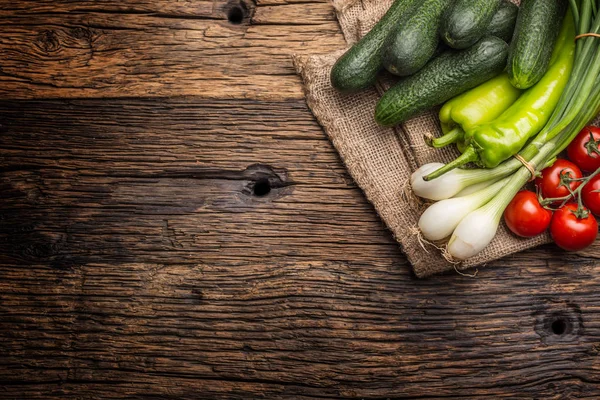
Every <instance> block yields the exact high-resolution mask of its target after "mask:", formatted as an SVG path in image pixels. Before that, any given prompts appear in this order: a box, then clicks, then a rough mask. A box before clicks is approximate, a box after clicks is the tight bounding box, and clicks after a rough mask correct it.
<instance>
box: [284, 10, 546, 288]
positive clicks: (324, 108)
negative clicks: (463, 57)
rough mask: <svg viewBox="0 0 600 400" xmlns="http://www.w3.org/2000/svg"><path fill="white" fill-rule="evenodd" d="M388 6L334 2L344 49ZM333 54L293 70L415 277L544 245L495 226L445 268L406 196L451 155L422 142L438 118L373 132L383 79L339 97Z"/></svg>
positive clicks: (304, 59) (436, 131)
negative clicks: (468, 254)
mask: <svg viewBox="0 0 600 400" xmlns="http://www.w3.org/2000/svg"><path fill="white" fill-rule="evenodd" d="M391 3H392V0H373V1H370V0H362V1H357V0H334V2H333V4H334V7H335V9H336V13H337V16H338V20H339V23H340V25H341V28H342V30H343V32H344V35H345V37H346V40H347V42H348V44H349V45H351V44H352V43H355V42H356V41H357V40H359V39H360V38H361V37H362V36H363V35H364V34H365V33H366V32H368V31H369V29H371V27H373V25H375V23H376V22H377V21H378V20H379V18H381V16H382V15H383V14H384V13H385V12H386V11H387V9H388V8H389V6H390V5H391ZM344 51H345V50H340V51H339V52H336V53H334V54H328V55H313V56H297V57H294V64H295V66H296V69H297V71H298V73H299V74H300V75H301V76H302V78H303V80H304V87H305V93H306V100H307V103H308V105H309V107H310V108H311V110H312V112H313V113H314V115H315V117H316V118H317V119H318V121H319V122H320V124H321V125H322V126H323V128H324V130H325V132H326V133H327V135H328V136H329V138H330V139H331V141H332V143H333V145H334V146H335V148H336V149H337V151H338V152H339V154H340V157H341V159H342V161H343V162H344V163H345V165H346V167H347V168H348V171H349V173H350V174H351V175H352V177H353V178H354V180H355V181H356V182H357V184H358V185H359V186H360V188H361V189H362V190H363V191H364V193H365V195H366V196H367V198H368V200H369V201H370V202H371V203H372V204H373V205H374V207H375V209H376V210H377V212H378V213H379V216H380V217H381V219H382V220H383V221H384V222H385V224H386V225H387V227H388V228H389V229H390V230H391V231H392V233H393V234H394V237H395V238H396V240H397V241H398V242H399V243H400V245H401V246H402V249H403V250H404V252H405V253H406V256H407V257H408V260H409V261H410V262H411V264H412V265H413V268H414V272H415V274H416V275H417V276H418V277H426V276H430V275H433V274H436V273H440V272H444V271H448V270H453V269H457V270H464V269H467V268H470V267H474V266H479V265H483V264H485V263H487V262H489V261H492V260H496V259H498V258H501V257H504V256H507V255H509V254H512V253H516V252H519V251H522V250H525V249H529V248H532V247H534V246H537V245H540V244H543V243H547V242H549V241H550V237H549V236H548V235H542V236H539V237H536V238H533V239H520V238H517V237H516V236H514V235H512V234H511V233H510V232H508V230H507V229H506V227H505V226H504V225H503V224H502V225H501V226H500V228H499V230H498V235H497V236H496V238H495V239H494V241H493V242H492V243H491V244H490V246H489V247H488V248H487V249H486V250H484V251H483V252H482V253H480V254H479V255H478V256H476V257H474V258H471V259H469V260H466V261H464V262H462V263H460V264H454V263H450V262H448V261H447V260H446V259H445V258H444V257H443V255H442V251H441V250H440V248H439V246H435V245H433V244H429V243H427V242H425V241H424V240H421V239H420V236H419V234H418V229H417V222H418V220H419V216H420V214H421V212H422V211H423V209H424V207H426V204H424V203H423V202H422V201H420V200H419V199H416V198H415V197H414V196H412V195H411V193H410V188H409V186H408V181H409V178H410V175H411V173H412V171H414V170H415V169H416V168H418V167H419V166H420V165H423V164H426V163H429V162H434V161H438V162H448V161H449V160H451V159H453V158H454V157H456V155H457V153H456V150H455V149H453V148H452V149H448V150H444V151H440V150H435V149H431V148H429V147H428V146H427V145H426V144H425V142H424V140H423V136H424V135H425V134H432V135H435V136H439V135H440V134H441V132H440V128H439V121H438V119H437V111H438V110H431V111H430V112H428V113H426V114H424V115H421V116H419V117H416V118H414V119H412V120H410V121H408V122H406V123H405V124H403V125H402V126H399V127H396V128H393V129H392V128H382V127H380V126H378V125H377V124H376V123H375V121H374V119H373V114H374V110H375V106H376V104H377V101H378V99H379V97H380V94H381V93H382V91H383V90H385V89H386V88H387V87H388V86H389V84H390V82H392V80H391V78H390V77H386V76H383V77H382V78H381V79H380V81H379V83H378V85H377V87H376V88H373V89H369V90H365V91H363V92H360V93H357V94H349V95H343V94H340V93H338V92H337V91H336V90H335V89H334V88H333V87H332V86H331V83H330V79H329V74H330V71H331V67H332V66H333V64H334V63H335V61H336V60H337V58H338V57H339V56H340V55H341V54H343V52H344Z"/></svg>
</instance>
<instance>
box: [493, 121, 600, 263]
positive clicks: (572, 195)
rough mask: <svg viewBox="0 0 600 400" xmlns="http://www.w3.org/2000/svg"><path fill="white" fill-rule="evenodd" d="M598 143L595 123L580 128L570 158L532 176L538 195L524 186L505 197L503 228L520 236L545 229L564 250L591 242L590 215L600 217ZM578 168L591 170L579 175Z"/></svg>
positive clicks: (592, 226) (599, 136)
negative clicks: (513, 196) (509, 197)
mask: <svg viewBox="0 0 600 400" xmlns="http://www.w3.org/2000/svg"><path fill="white" fill-rule="evenodd" d="M599 146H600V128H597V127H593V126H588V127H586V128H585V129H583V130H582V131H581V132H580V133H579V135H577V137H576V138H575V140H574V141H573V142H572V143H571V144H570V145H569V147H568V149H567V154H568V156H569V158H570V159H571V161H569V160H565V159H558V160H556V162H554V164H553V165H552V166H550V167H548V168H545V169H544V170H543V171H542V172H541V174H540V176H539V177H537V178H536V180H535V186H536V188H537V191H538V193H537V194H536V193H534V192H531V191H528V190H523V191H521V192H519V193H517V195H516V196H515V198H514V199H513V200H512V201H511V202H510V204H509V205H508V207H507V208H506V211H505V212H504V220H505V221H506V225H507V226H508V228H509V229H510V230H511V231H512V232H513V233H515V234H516V235H519V236H522V237H533V236H537V235H539V234H541V233H543V232H545V231H546V230H547V229H548V228H550V234H551V235H552V239H553V240H554V242H555V243H556V244H557V245H558V246H559V247H561V248H562V249H564V250H567V251H578V250H582V249H584V248H586V247H588V246H590V245H591V244H592V243H594V241H595V240H596V236H597V234H598V223H597V221H596V218H594V216H593V215H592V214H595V215H597V216H600V171H599V169H600V147H599ZM582 171H584V172H588V173H591V175H590V176H589V177H588V178H584V175H583V172H582ZM582 185H583V186H582ZM553 211H554V212H553Z"/></svg>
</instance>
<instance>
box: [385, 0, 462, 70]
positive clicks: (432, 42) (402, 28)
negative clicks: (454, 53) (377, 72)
mask: <svg viewBox="0 0 600 400" xmlns="http://www.w3.org/2000/svg"><path fill="white" fill-rule="evenodd" d="M451 4H452V0H424V1H423V4H422V5H421V6H420V7H419V8H418V9H417V11H416V12H415V14H413V15H412V16H411V17H410V18H409V19H408V20H407V21H406V22H405V23H404V24H400V25H398V27H397V28H396V29H395V30H394V31H392V33H391V34H390V35H389V36H388V38H387V40H386V42H385V45H384V47H383V48H384V50H383V66H384V67H385V69H387V70H388V71H389V72H391V73H392V74H394V75H399V76H407V75H412V74H414V73H415V72H417V71H418V70H420V69H421V68H423V67H424V66H425V64H427V61H429V60H430V59H431V57H432V56H433V55H434V53H435V51H436V49H437V47H438V43H439V41H440V39H439V36H438V30H439V26H440V22H441V18H442V15H443V14H444V12H445V11H446V9H447V8H448V7H449V6H450V5H451Z"/></svg>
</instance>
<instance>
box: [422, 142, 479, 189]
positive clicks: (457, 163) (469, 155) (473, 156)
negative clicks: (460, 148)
mask: <svg viewBox="0 0 600 400" xmlns="http://www.w3.org/2000/svg"><path fill="white" fill-rule="evenodd" d="M477 160H479V155H478V154H477V151H476V150H475V148H474V147H473V146H469V147H467V149H466V150H465V152H464V153H462V155H461V156H459V157H458V158H457V159H456V160H454V161H452V162H449V163H448V164H446V165H444V166H443V167H441V168H439V169H436V170H435V171H433V172H432V173H431V174H429V175H427V176H424V177H423V180H425V181H431V180H434V179H435V178H439V177H440V176H442V175H444V174H445V173H446V172H450V171H452V170H453V169H455V168H458V167H462V166H463V165H465V164H468V163H470V162H473V161H477Z"/></svg>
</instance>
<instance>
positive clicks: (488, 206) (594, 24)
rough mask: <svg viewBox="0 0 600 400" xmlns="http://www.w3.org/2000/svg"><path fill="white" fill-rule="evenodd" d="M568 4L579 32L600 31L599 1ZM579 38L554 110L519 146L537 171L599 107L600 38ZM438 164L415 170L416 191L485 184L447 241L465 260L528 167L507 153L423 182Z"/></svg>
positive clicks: (448, 191)
mask: <svg viewBox="0 0 600 400" xmlns="http://www.w3.org/2000/svg"><path fill="white" fill-rule="evenodd" d="M598 3H600V0H598ZM570 5H571V10H572V13H573V18H574V21H575V24H576V26H577V29H578V34H585V33H595V34H598V33H599V32H600V16H598V12H597V11H598V9H599V8H600V4H596V1H594V0H581V1H578V0H570ZM578 40H579V42H578V43H577V50H576V56H575V66H574V69H573V72H572V75H571V77H570V79H569V82H568V84H567V87H566V88H565V90H564V92H563V95H562V96H561V99H560V100H559V103H558V105H557V107H556V109H555V110H554V113H553V114H552V116H551V117H550V119H549V121H548V123H547V124H546V125H545V127H544V128H543V129H542V131H541V132H540V133H539V134H538V135H537V136H536V137H535V138H534V140H532V141H531V143H529V144H528V145H527V146H526V147H525V148H524V149H523V150H521V152H519V155H520V156H521V158H522V159H523V160H525V161H526V162H527V163H528V164H529V167H532V169H533V170H534V171H535V172H536V173H538V172H539V171H540V170H541V169H543V168H545V167H546V166H548V165H551V164H552V163H553V162H554V160H555V159H556V157H557V156H558V154H559V153H561V152H562V151H563V150H565V149H566V147H567V146H568V145H569V144H570V143H571V142H572V141H573V139H574V138H575V137H576V136H577V134H578V133H579V132H580V131H581V130H582V129H583V128H584V127H585V126H586V125H587V124H588V123H589V122H590V121H591V120H592V119H593V118H594V117H595V116H596V115H597V114H598V113H599V112H600V38H596V37H582V38H579V39H578ZM439 165H440V164H436V165H434V164H427V165H424V166H423V167H421V168H420V169H419V170H417V171H416V172H415V174H413V177H412V180H411V183H412V184H413V190H414V191H415V193H416V194H417V195H419V196H421V197H425V198H428V199H432V200H442V199H448V198H451V197H454V196H455V195H456V194H457V193H460V192H464V190H465V189H466V188H468V187H469V186H472V185H483V186H484V189H482V190H481V191H480V192H477V193H474V194H470V195H469V196H468V197H465V198H464V199H465V201H466V200H468V201H469V202H470V204H473V205H474V207H475V206H478V208H476V209H473V210H472V211H471V212H469V213H467V214H466V216H464V218H462V220H461V221H460V222H459V223H458V225H457V226H456V228H455V229H454V231H453V233H452V235H451V237H450V241H449V242H448V249H447V250H448V254H449V255H450V256H451V257H453V258H454V259H457V260H464V259H467V258H470V257H473V256H475V255H477V254H478V253H479V252H481V251H482V250H483V249H485V248H486V247H487V246H488V245H489V243H490V242H491V241H492V239H493V238H494V237H495V235H496V232H497V229H498V226H499V223H500V220H501V218H502V215H503V213H504V210H505V209H506V207H507V206H508V204H509V203H510V201H511V200H512V199H513V198H514V196H515V195H516V193H517V192H518V191H519V190H520V189H521V188H522V187H523V186H524V185H525V184H526V183H527V181H528V180H530V179H531V178H532V176H531V171H530V169H529V168H527V167H526V166H525V165H524V164H523V163H522V161H520V160H518V159H511V160H508V161H506V162H504V163H503V164H501V165H499V166H498V167H496V168H493V169H489V170H484V169H470V170H466V169H460V170H452V171H450V172H448V173H447V174H445V175H442V176H441V177H439V178H436V179H434V180H432V181H429V182H425V181H424V179H423V178H424V177H426V176H427V174H429V173H431V172H432V171H435V170H436V169H437V168H439ZM500 180H501V181H500ZM486 182H487V183H489V184H493V186H492V188H493V189H499V190H498V192H497V194H495V195H494V196H493V197H491V198H490V192H491V190H490V189H489V187H490V186H489V184H488V185H487V188H485V186H486ZM494 182H501V183H500V184H494ZM483 203H485V204H483ZM481 204H483V205H481ZM455 206H456V205H455ZM438 212H439V211H438ZM463 212H464V211H463ZM425 222H426V221H425ZM422 231H423V228H422ZM425 231H427V226H426V227H425ZM437 233H438V234H440V232H437ZM427 236H430V235H427ZM435 239H437V238H435Z"/></svg>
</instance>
